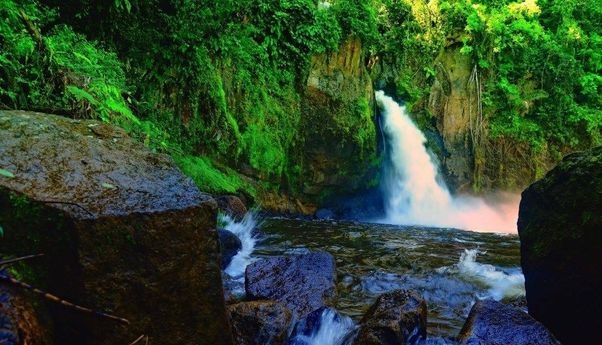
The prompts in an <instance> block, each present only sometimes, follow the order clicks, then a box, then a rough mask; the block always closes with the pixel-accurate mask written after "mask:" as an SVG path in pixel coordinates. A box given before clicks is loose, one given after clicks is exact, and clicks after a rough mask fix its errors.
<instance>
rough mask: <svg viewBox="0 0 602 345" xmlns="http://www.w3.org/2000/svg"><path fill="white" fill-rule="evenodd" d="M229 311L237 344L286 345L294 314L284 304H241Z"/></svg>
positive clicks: (254, 302)
mask: <svg viewBox="0 0 602 345" xmlns="http://www.w3.org/2000/svg"><path fill="white" fill-rule="evenodd" d="M228 311H229V313H230V322H231V324H232V333H233V334H234V343H235V344H237V345H255V344H271V345H281V344H284V341H285V340H286V337H287V335H288V330H289V327H290V325H291V320H292V314H291V312H290V310H288V308H287V307H285V306H284V305H283V304H282V303H278V302H274V301H253V302H241V303H237V304H233V305H230V306H228Z"/></svg>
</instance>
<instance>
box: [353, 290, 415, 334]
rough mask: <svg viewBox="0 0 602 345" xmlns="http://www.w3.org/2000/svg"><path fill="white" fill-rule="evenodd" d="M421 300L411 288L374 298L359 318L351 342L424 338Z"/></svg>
mask: <svg viewBox="0 0 602 345" xmlns="http://www.w3.org/2000/svg"><path fill="white" fill-rule="evenodd" d="M426 313H427V306H426V302H425V300H424V299H423V298H422V297H421V296H420V295H419V294H418V293H417V292H415V291H412V290H395V291H392V292H388V293H385V294H383V295H381V296H379V297H378V299H377V300H376V302H374V304H373V305H372V306H371V307H370V309H368V311H367V312H366V315H364V317H363V318H362V321H361V326H360V330H359V333H358V335H357V338H356V339H355V342H354V345H405V344H417V343H418V342H419V341H421V340H423V339H426Z"/></svg>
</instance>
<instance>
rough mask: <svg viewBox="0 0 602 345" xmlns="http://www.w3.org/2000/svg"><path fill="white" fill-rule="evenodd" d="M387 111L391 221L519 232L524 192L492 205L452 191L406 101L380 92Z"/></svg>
mask: <svg viewBox="0 0 602 345" xmlns="http://www.w3.org/2000/svg"><path fill="white" fill-rule="evenodd" d="M376 100H377V102H378V104H379V106H380V107H381V109H382V113H383V130H384V132H385V134H386V140H387V148H386V152H387V155H388V157H387V158H388V161H387V164H386V166H385V170H384V172H383V179H382V181H381V187H382V189H383V193H384V195H385V211H386V219H384V220H382V221H383V222H385V223H390V224H403V225H426V226H436V227H452V228H459V229H467V230H476V231H494V232H516V220H517V218H518V198H513V200H512V201H509V202H506V203H500V204H499V205H495V206H492V205H489V204H488V203H486V202H485V201H484V200H483V199H480V198H475V197H470V196H452V195H451V193H450V192H449V190H448V188H447V186H446V185H445V183H444V182H443V181H442V180H441V179H440V177H439V168H438V166H437V164H436V163H435V162H434V160H433V158H432V154H430V152H429V151H428V150H427V148H426V147H425V143H426V137H425V136H424V134H423V133H422V132H421V131H420V130H419V129H418V127H417V126H416V125H415V124H414V123H413V122H412V120H411V119H410V117H409V116H408V114H407V112H406V109H405V107H403V106H400V105H399V104H397V103H396V102H395V101H394V100H393V99H392V98H391V97H388V96H386V95H385V94H384V92H383V91H377V92H376Z"/></svg>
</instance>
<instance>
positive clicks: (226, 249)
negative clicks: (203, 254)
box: [217, 229, 242, 269]
mask: <svg viewBox="0 0 602 345" xmlns="http://www.w3.org/2000/svg"><path fill="white" fill-rule="evenodd" d="M217 234H218V236H219V249H220V252H221V253H222V269H226V267H228V265H230V262H232V258H233V257H234V256H235V255H236V254H238V252H239V251H240V250H241V249H242V242H240V238H238V236H236V235H235V234H234V233H232V231H228V230H225V229H218V230H217Z"/></svg>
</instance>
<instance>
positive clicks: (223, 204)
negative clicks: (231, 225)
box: [215, 195, 247, 222]
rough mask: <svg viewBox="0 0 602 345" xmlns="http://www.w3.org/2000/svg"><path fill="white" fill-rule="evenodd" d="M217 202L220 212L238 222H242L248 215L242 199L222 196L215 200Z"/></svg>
mask: <svg viewBox="0 0 602 345" xmlns="http://www.w3.org/2000/svg"><path fill="white" fill-rule="evenodd" d="M215 201H217V207H218V208H219V210H220V211H222V212H223V213H225V214H227V215H229V216H231V217H232V218H234V220H236V221H238V222H240V221H241V220H242V219H243V218H244V217H245V214H246V213H247V207H246V206H245V204H244V203H243V202H242V201H241V200H240V198H238V197H236V196H234V195H221V196H218V197H217V198H215Z"/></svg>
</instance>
